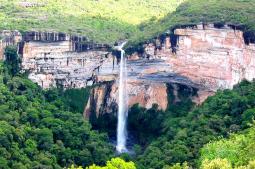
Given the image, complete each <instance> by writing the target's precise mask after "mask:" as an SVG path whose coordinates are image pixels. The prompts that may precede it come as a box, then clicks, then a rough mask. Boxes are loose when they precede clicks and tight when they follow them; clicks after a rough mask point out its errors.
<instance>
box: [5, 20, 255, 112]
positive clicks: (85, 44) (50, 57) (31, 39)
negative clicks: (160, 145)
mask: <svg viewBox="0 0 255 169" xmlns="http://www.w3.org/2000/svg"><path fill="white" fill-rule="evenodd" d="M1 37H3V38H2V39H1V42H2V43H1V45H0V51H1V52H3V48H4V47H5V46H7V45H8V44H15V43H17V42H20V41H21V42H20V43H18V44H19V49H20V50H19V53H20V54H21V56H22V68H23V71H27V72H28V73H29V78H30V79H31V80H33V81H34V82H36V83H38V84H39V85H40V86H42V87H43V88H49V87H51V86H60V87H63V88H81V87H86V86H87V85H92V84H97V86H96V87H95V88H94V89H93V90H92V93H91V96H90V99H89V103H88V105H87V107H86V109H85V114H86V115H89V114H90V113H91V111H92V110H93V111H94V113H96V115H99V114H101V113H110V112H113V111H116V110H117V104H118V70H119V67H118V54H115V53H114V54H113V53H112V52H111V50H110V48H111V47H110V46H108V45H104V44H96V43H93V42H92V41H89V40H88V39H87V38H86V37H79V36H71V35H68V34H64V33H53V32H28V33H25V34H24V35H23V36H22V38H21V35H20V33H18V32H15V31H14V32H5V33H2V34H1ZM253 42H254V41H253V39H251V38H249V37H247V35H246V34H244V33H243V32H242V31H241V30H238V29H236V27H234V26H231V25H230V26H228V25H225V26H224V25H222V26H221V27H220V28H219V27H218V26H217V25H210V24H209V25H205V24H201V25H193V26H192V27H182V28H177V29H175V30H174V34H169V33H166V34H164V35H162V36H160V37H158V38H155V39H154V40H153V41H151V42H148V43H145V44H143V50H139V53H138V52H135V53H133V54H132V55H130V56H128V61H127V69H128V86H127V90H128V95H129V101H128V104H129V106H132V105H133V104H135V103H139V104H141V106H143V107H146V108H150V107H151V106H152V105H153V104H154V103H157V104H158V105H159V108H161V109H163V110H164V109H166V108H167V106H168V104H169V103H168V99H167V98H168V95H167V93H168V92H167V90H168V88H167V86H168V85H169V84H171V85H173V86H176V87H174V91H175V92H174V95H175V96H176V97H175V99H176V100H174V102H178V97H177V96H178V91H179V90H178V89H179V88H182V87H181V86H186V87H185V88H187V90H191V91H196V94H193V95H192V96H191V97H190V98H191V99H192V100H193V101H194V102H196V103H197V104H200V103H202V102H203V101H204V100H205V99H206V98H207V97H208V96H210V95H212V94H213V93H214V92H215V91H216V90H218V89H226V88H228V89H231V88H232V87H233V86H234V85H235V84H237V83H238V82H240V81H241V80H243V79H247V80H252V79H253V78H254V77H255V44H254V43H253ZM141 51H143V52H141ZM115 55H116V56H115Z"/></svg>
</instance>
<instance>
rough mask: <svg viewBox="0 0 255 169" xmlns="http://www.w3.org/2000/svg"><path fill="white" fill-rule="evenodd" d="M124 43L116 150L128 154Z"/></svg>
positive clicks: (119, 48) (121, 61) (121, 50)
mask: <svg viewBox="0 0 255 169" xmlns="http://www.w3.org/2000/svg"><path fill="white" fill-rule="evenodd" d="M125 43H126V42H124V43H123V44H122V45H121V46H119V47H118V50H120V52H121V60H120V73H119V105H118V124H117V146H116V150H117V151H118V152H119V153H123V152H127V148H126V140H127V129H126V122H127V116H128V103H127V90H126V86H127V85H126V83H127V68H126V58H125V56H124V55H125V51H124V50H123V49H122V47H123V46H124V45H125Z"/></svg>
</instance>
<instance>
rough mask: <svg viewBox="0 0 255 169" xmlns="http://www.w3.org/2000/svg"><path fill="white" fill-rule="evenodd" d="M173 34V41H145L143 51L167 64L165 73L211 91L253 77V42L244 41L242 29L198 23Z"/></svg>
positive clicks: (254, 63)
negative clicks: (174, 37)
mask: <svg viewBox="0 0 255 169" xmlns="http://www.w3.org/2000/svg"><path fill="white" fill-rule="evenodd" d="M175 36H176V39H177V44H176V45H175V44H172V45H169V44H170V43H171V39H170V37H166V38H165V39H164V40H163V43H162V44H161V47H160V48H158V47H157V44H156V42H155V43H150V44H146V45H145V55H148V56H149V57H150V58H151V59H152V60H153V59H155V58H156V59H159V60H161V61H162V62H163V63H164V64H169V68H168V70H167V71H165V72H166V73H167V72H169V73H175V74H178V75H181V76H184V77H187V78H189V79H190V80H191V81H192V82H193V83H195V84H197V85H199V86H201V87H204V88H207V89H210V90H213V91H216V90H217V89H226V88H232V87H233V86H234V85H235V84H237V83H238V82H240V81H241V80H243V79H247V80H252V79H253V78H254V77H255V45H254V44H249V45H247V44H245V41H244V38H243V32H242V31H240V30H233V29H232V28H230V27H227V26H225V27H224V28H222V29H217V28H214V27H213V26H212V25H206V26H204V27H203V26H201V25H198V26H197V27H195V28H186V29H176V30H175ZM169 46H174V47H173V48H169ZM173 51H174V52H173Z"/></svg>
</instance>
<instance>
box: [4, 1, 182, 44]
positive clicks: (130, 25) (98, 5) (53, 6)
mask: <svg viewBox="0 0 255 169" xmlns="http://www.w3.org/2000/svg"><path fill="white" fill-rule="evenodd" d="M25 2H28V4H29V3H31V4H34V3H37V2H39V5H36V6H34V7H22V3H20V1H19V0H12V1H8V0H0V4H1V8H0V22H1V23H2V24H1V25H0V29H12V30H13V29H18V30H22V31H26V30H31V29H36V30H50V31H52V30H54V31H60V32H67V33H69V32H70V33H73V34H82V35H85V36H87V37H89V38H90V39H92V40H94V41H99V42H106V43H114V42H115V41H116V40H120V39H127V38H129V37H130V36H133V35H134V34H138V33H139V29H138V26H137V25H139V24H140V23H142V22H145V21H149V20H152V19H151V18H154V20H158V19H161V18H163V17H164V16H166V15H167V13H169V12H172V11H174V10H175V8H176V7H177V6H178V5H179V4H180V3H181V2H183V0H169V1H161V0H146V1H140V0H103V1H96V0H55V1H53V0H50V1H49V0H33V1H32V0H29V1H25Z"/></svg>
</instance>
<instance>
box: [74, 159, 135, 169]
mask: <svg viewBox="0 0 255 169" xmlns="http://www.w3.org/2000/svg"><path fill="white" fill-rule="evenodd" d="M70 169H82V167H77V168H76V167H75V166H74V165H72V166H71V168H70ZM86 169H136V167H135V164H134V163H133V162H131V161H130V162H125V161H124V160H122V159H121V158H112V159H111V160H110V161H107V162H106V166H104V167H100V166H96V165H92V166H89V167H86Z"/></svg>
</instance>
